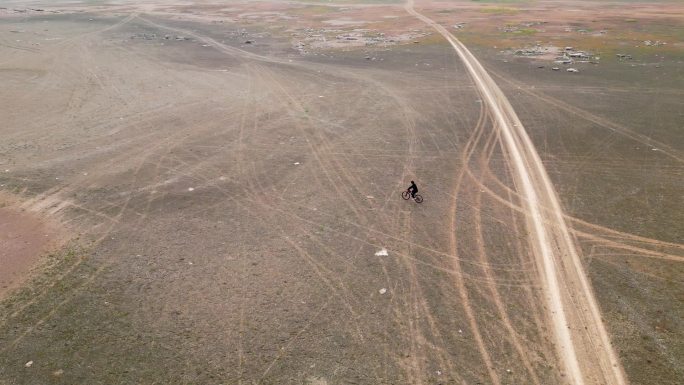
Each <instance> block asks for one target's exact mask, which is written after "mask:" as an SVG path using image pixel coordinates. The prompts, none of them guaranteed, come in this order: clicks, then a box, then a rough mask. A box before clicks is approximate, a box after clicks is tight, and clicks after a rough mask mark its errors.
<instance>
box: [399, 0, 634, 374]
mask: <svg viewBox="0 0 684 385" xmlns="http://www.w3.org/2000/svg"><path fill="white" fill-rule="evenodd" d="M404 8H405V9H406V11H407V12H408V13H409V14H411V15H413V16H415V17H416V18H418V19H420V20H421V21H423V22H425V23H426V24H428V25H429V26H431V27H432V28H433V29H435V30H436V31H437V32H439V33H440V34H441V35H442V36H443V37H444V38H445V39H446V40H447V41H448V42H449V44H451V46H452V47H453V48H454V50H455V51H456V53H457V54H458V56H459V57H460V58H461V60H463V63H464V65H465V66H466V68H467V69H468V73H469V74H470V76H471V78H472V79H473V81H474V83H475V84H476V86H477V88H478V90H479V93H480V94H481V96H482V100H483V101H484V102H485V103H486V106H487V108H488V109H489V111H490V113H491V114H492V116H493V117H494V121H495V124H496V126H497V128H498V130H499V132H500V134H501V139H502V141H503V144H504V146H505V147H506V150H507V152H508V153H509V155H510V160H511V164H510V167H511V168H512V171H513V174H514V176H515V183H516V186H517V188H518V189H520V190H521V195H522V196H523V197H524V198H525V199H524V200H523V203H524V206H525V207H524V208H525V212H526V217H527V227H528V231H529V241H530V244H531V246H532V249H533V252H534V254H535V259H536V260H537V264H538V266H539V271H540V273H541V277H540V278H541V280H542V282H543V287H544V290H545V294H546V295H545V297H546V302H547V306H548V307H549V310H550V311H549V318H550V321H551V322H552V324H553V330H554V338H555V340H556V350H557V354H558V356H559V358H560V361H561V362H560V364H561V366H562V367H563V369H564V372H565V376H566V378H567V381H568V383H570V384H574V385H581V384H585V383H587V382H593V380H595V378H594V377H595V376H599V377H601V378H600V379H599V382H601V383H605V384H608V385H623V384H626V383H627V381H626V379H625V375H624V373H623V369H622V367H621V365H620V363H619V361H618V359H617V357H616V354H615V352H614V351H613V349H612V347H611V344H610V339H609V337H608V333H607V332H606V329H605V326H604V325H603V322H602V319H601V314H600V311H599V307H598V304H597V302H596V299H595V298H594V296H593V293H592V289H591V286H590V284H589V281H588V279H587V276H586V274H585V272H584V269H583V267H582V263H581V260H580V257H579V255H578V253H577V250H576V249H575V244H574V242H573V239H572V237H571V236H570V232H569V230H568V227H567V225H566V224H565V220H564V214H563V211H562V209H561V207H560V203H559V201H558V197H557V195H556V191H555V190H554V188H553V185H552V184H551V181H550V179H549V177H548V175H547V173H546V170H545V169H544V165H543V164H542V162H541V159H540V158H539V155H538V154H537V152H536V150H535V148H534V145H533V144H532V141H531V140H530V138H529V136H528V135H527V133H526V132H525V128H524V127H523V125H522V123H521V122H520V119H519V118H518V116H517V115H516V113H515V111H514V110H513V107H512V106H511V104H510V103H509V101H508V99H507V98H506V96H505V95H504V94H503V92H502V91H501V89H500V88H499V87H498V86H497V84H496V83H495V82H494V80H492V78H491V77H490V76H489V74H488V73H487V71H486V70H485V69H484V67H483V66H482V65H481V64H480V63H479V62H478V60H477V59H476V58H475V56H473V54H472V53H470V51H469V50H468V49H467V48H466V47H465V45H463V44H462V43H461V42H460V41H459V40H458V39H456V38H455V37H454V36H453V35H452V34H451V33H449V32H448V31H447V30H446V29H445V28H444V27H442V26H441V25H439V24H437V23H436V22H435V21H433V20H432V19H430V18H428V17H426V16H424V15H422V14H420V13H419V12H417V11H416V10H415V9H414V8H413V0H407V2H406V4H405V6H404ZM545 207H546V208H547V209H546V210H545V209H544V208H545ZM564 294H565V296H564ZM568 315H569V316H570V317H571V319H572V320H574V321H575V322H577V323H580V324H579V325H576V324H570V322H569V319H568V318H569V317H568Z"/></svg>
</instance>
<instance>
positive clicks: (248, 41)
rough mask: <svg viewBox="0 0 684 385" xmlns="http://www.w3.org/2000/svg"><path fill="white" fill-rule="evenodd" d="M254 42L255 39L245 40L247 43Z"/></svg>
mask: <svg viewBox="0 0 684 385" xmlns="http://www.w3.org/2000/svg"><path fill="white" fill-rule="evenodd" d="M252 43H254V40H245V44H252Z"/></svg>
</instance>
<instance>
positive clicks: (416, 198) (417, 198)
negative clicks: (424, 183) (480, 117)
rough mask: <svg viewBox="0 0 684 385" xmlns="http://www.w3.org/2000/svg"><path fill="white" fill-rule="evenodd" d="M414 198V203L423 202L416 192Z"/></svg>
mask: <svg viewBox="0 0 684 385" xmlns="http://www.w3.org/2000/svg"><path fill="white" fill-rule="evenodd" d="M414 199H415V200H416V203H423V197H422V196H420V195H418V194H416V197H415V198H414Z"/></svg>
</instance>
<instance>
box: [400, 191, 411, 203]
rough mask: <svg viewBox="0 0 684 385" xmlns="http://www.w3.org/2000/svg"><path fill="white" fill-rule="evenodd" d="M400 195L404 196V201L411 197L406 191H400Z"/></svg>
mask: <svg viewBox="0 0 684 385" xmlns="http://www.w3.org/2000/svg"><path fill="white" fill-rule="evenodd" d="M401 197H402V198H404V200H405V201H407V200H408V199H409V198H410V197H411V193H410V192H408V191H404V192H402V193H401Z"/></svg>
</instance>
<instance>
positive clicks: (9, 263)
mask: <svg viewBox="0 0 684 385" xmlns="http://www.w3.org/2000/svg"><path fill="white" fill-rule="evenodd" d="M61 239H62V237H61V236H60V231H59V229H58V228H57V226H55V225H53V224H48V223H46V222H45V221H42V220H41V219H39V218H38V217H37V216H35V215H34V214H32V213H29V212H27V211H22V210H20V209H16V208H11V207H2V208H0V266H2V269H0V297H2V296H4V295H5V294H6V293H7V292H8V291H9V290H11V289H13V288H15V287H17V286H18V285H19V284H20V283H21V282H23V281H24V280H25V279H26V277H27V276H28V273H29V272H30V271H31V268H32V267H34V266H35V265H36V264H37V262H38V260H39V259H40V256H41V255H43V254H44V253H46V252H47V251H48V250H50V249H51V248H52V247H56V246H57V245H59V244H60V243H61V242H60V240H61Z"/></svg>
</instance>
